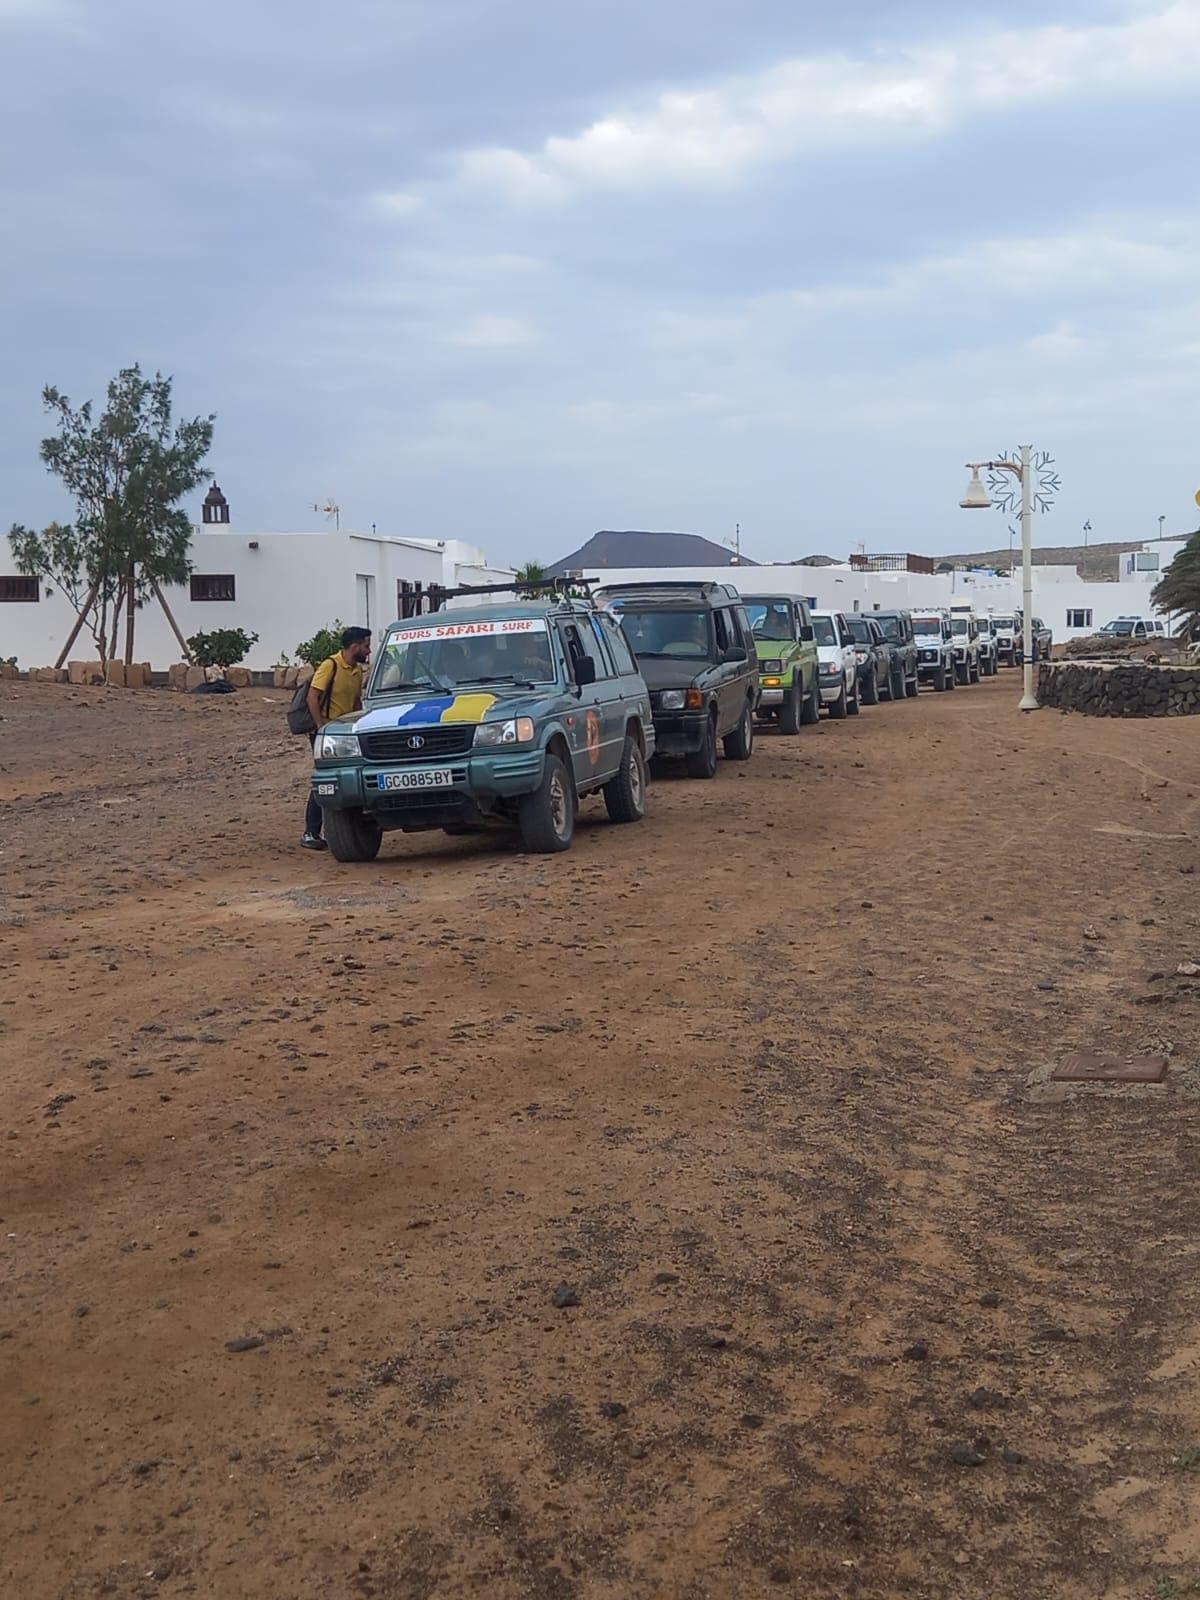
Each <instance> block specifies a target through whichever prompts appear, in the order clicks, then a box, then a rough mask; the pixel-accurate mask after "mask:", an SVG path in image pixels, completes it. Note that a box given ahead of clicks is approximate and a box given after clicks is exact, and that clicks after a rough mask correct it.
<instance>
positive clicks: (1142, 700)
mask: <svg viewBox="0 0 1200 1600" xmlns="http://www.w3.org/2000/svg"><path fill="white" fill-rule="evenodd" d="M1037 697H1038V699H1039V701H1040V702H1041V703H1042V705H1044V706H1052V707H1054V708H1055V709H1057V710H1059V711H1082V712H1083V713H1084V715H1085V716H1089V717H1188V716H1192V715H1194V714H1195V713H1196V712H1198V711H1200V666H1195V667H1177V666H1170V667H1168V666H1152V665H1150V664H1149V663H1147V662H1142V661H1043V662H1042V664H1041V666H1040V667H1039V668H1038V681H1037Z"/></svg>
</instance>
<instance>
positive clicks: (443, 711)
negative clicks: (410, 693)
mask: <svg viewBox="0 0 1200 1600" xmlns="http://www.w3.org/2000/svg"><path fill="white" fill-rule="evenodd" d="M495 704H496V696H495V695H494V694H479V693H475V694H436V695H430V696H429V698H428V699H426V700H411V701H410V702H409V703H408V705H404V706H380V708H379V710H378V711H368V712H367V714H366V715H365V716H363V717H360V718H359V719H358V721H357V722H356V723H355V724H354V731H355V733H377V732H379V731H380V730H381V729H384V728H432V727H436V726H437V724H438V723H439V722H469V723H479V722H482V721H483V719H484V717H485V716H486V715H487V713H488V712H489V711H490V710H491V709H492V707H493V706H494V705H495Z"/></svg>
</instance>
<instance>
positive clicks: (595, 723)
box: [587, 711, 600, 767]
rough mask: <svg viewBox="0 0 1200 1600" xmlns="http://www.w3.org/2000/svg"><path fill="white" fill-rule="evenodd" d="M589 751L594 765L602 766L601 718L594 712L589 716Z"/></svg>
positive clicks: (589, 756)
mask: <svg viewBox="0 0 1200 1600" xmlns="http://www.w3.org/2000/svg"><path fill="white" fill-rule="evenodd" d="M587 750H588V760H589V761H590V762H591V763H592V765H593V766H594V767H595V766H599V764H600V718H599V717H598V716H597V715H596V713H595V712H594V711H589V712H588V714H587Z"/></svg>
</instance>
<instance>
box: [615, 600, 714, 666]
mask: <svg viewBox="0 0 1200 1600" xmlns="http://www.w3.org/2000/svg"><path fill="white" fill-rule="evenodd" d="M615 609H617V610H618V611H619V612H620V616H621V626H622V627H623V628H624V629H625V637H626V638H627V639H628V640H629V643H630V645H631V646H632V647H633V653H634V655H635V656H667V657H680V658H682V659H684V660H692V661H712V660H713V659H714V654H713V643H712V638H713V632H712V625H711V624H710V622H709V620H708V619H709V616H710V615H711V613H710V612H708V611H688V610H685V609H684V608H683V607H682V606H664V607H663V608H662V609H661V610H655V609H654V608H653V607H643V606H641V605H639V604H637V603H636V602H634V603H630V602H628V601H625V602H621V603H619V604H618V605H617V606H616V608H615Z"/></svg>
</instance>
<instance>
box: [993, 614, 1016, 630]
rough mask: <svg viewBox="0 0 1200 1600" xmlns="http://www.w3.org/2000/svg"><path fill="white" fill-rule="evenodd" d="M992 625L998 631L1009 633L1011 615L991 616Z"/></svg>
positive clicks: (1011, 620) (1011, 627)
mask: <svg viewBox="0 0 1200 1600" xmlns="http://www.w3.org/2000/svg"><path fill="white" fill-rule="evenodd" d="M992 627H993V628H995V629H996V631H997V632H998V633H999V632H1001V631H1003V632H1004V633H1011V632H1012V631H1013V619H1012V618H1011V617H993V618H992Z"/></svg>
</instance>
